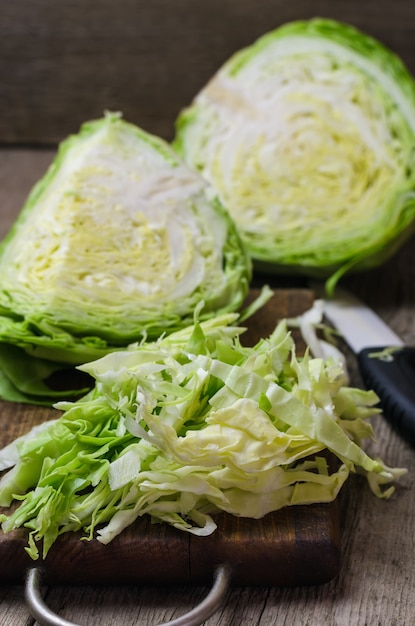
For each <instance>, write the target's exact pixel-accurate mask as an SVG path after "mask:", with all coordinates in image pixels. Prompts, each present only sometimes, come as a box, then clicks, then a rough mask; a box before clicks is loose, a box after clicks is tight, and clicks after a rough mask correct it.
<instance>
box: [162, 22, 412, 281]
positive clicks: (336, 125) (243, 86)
mask: <svg viewBox="0 0 415 626" xmlns="http://www.w3.org/2000/svg"><path fill="white" fill-rule="evenodd" d="M176 131H177V132H176V138H175V141H174V146H175V148H176V149H177V150H178V151H179V152H180V153H181V154H182V155H183V156H184V158H185V160H186V161H187V162H188V163H189V164H190V165H191V166H192V167H193V168H195V169H196V170H198V171H200V172H201V173H202V175H203V176H204V177H205V178H206V180H208V181H209V182H210V183H211V184H212V185H213V186H214V187H215V188H216V189H217V190H218V193H219V195H220V197H221V199H222V201H223V203H224V204H225V205H226V206H227V208H228V209H229V211H230V213H231V215H232V217H233V218H234V220H235V221H236V223H237V226H238V227H239V230H240V232H241V234H242V237H243V239H244V242H245V244H246V245H247V247H248V249H249V252H250V254H251V256H252V258H253V259H254V262H255V265H256V267H257V268H259V269H261V270H265V271H270V272H275V273H302V274H304V275H312V276H315V277H319V278H326V279H327V278H330V279H331V282H329V283H328V285H327V286H328V288H329V289H331V290H332V289H333V287H334V285H335V283H336V281H338V280H339V278H340V277H341V276H342V275H343V274H344V273H345V272H347V271H357V270H364V269H366V268H370V267H373V266H375V265H377V264H380V263H381V262H383V261H384V260H385V259H386V258H388V256H390V255H391V254H392V253H393V252H395V251H396V249H397V248H398V246H400V245H401V244H402V242H403V241H404V240H405V239H406V238H407V237H409V235H411V234H412V233H413V230H414V216H415V149H414V145H415V83H414V80H413V78H412V76H411V75H410V74H409V72H408V71H407V69H406V68H405V67H404V65H403V63H402V62H401V60H400V59H398V58H397V57H396V56H395V55H394V54H393V53H392V52H391V51H389V50H387V49H386V48H385V47H384V46H383V45H382V44H381V43H379V42H377V41H375V40H374V39H372V38H370V37H369V36H367V35H365V34H364V33H361V32H359V31H357V30H356V29H354V28H353V27H351V26H348V25H346V24H341V23H338V22H335V21H332V20H327V19H313V20H310V21H298V22H293V23H289V24H286V25H284V26H282V27H280V28H278V29H276V30H274V31H272V32H269V33H268V34H265V35H264V36H262V37H261V38H260V39H258V40H257V41H256V42H255V43H253V44H252V45H251V46H249V47H247V48H245V49H243V50H241V51H239V52H237V53H236V54H235V55H234V56H232V57H231V58H230V59H229V60H228V61H227V62H226V63H225V64H224V65H223V67H222V68H220V69H219V71H218V72H217V73H216V75H215V76H213V78H212V79H211V80H210V82H208V84H207V85H206V86H205V87H204V88H203V89H202V90H201V91H200V92H199V94H198V95H197V96H196V97H195V99H194V101H193V103H192V104H191V105H190V106H189V107H188V108H186V109H184V110H183V111H182V112H181V113H180V115H179V117H178V119H177V122H176Z"/></svg>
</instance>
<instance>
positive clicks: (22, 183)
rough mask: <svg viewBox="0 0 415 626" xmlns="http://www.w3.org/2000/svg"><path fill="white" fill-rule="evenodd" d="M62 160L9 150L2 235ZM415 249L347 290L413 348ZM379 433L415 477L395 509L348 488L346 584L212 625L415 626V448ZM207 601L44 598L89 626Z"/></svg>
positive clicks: (232, 610) (225, 613) (9, 616)
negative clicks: (42, 177)
mask: <svg viewBox="0 0 415 626" xmlns="http://www.w3.org/2000/svg"><path fill="white" fill-rule="evenodd" d="M53 154H54V153H53V152H52V151H49V150H43V151H34V150H33V151H31V150H27V149H14V150H12V149H7V150H6V149H4V150H2V151H0V216H1V219H0V236H3V235H4V233H5V232H6V231H7V230H8V228H9V226H10V224H11V223H12V221H13V219H14V217H15V216H16V214H17V212H18V210H19V209H20V207H21V205H22V202H23V200H24V199H25V197H26V195H27V193H28V191H29V188H30V187H31V185H32V183H33V182H35V181H36V180H37V179H38V178H39V177H40V175H41V174H42V173H43V172H44V170H45V168H46V166H47V164H48V163H49V162H50V160H51V158H52V155H53ZM414 244H415V240H414V239H412V240H410V241H409V242H408V243H407V244H406V245H405V246H404V247H403V248H402V249H401V250H400V251H399V252H398V253H397V254H396V256H395V257H394V258H393V259H391V260H390V261H389V262H387V263H386V264H385V265H384V266H383V267H382V268H379V269H375V270H371V271H369V272H366V273H365V274H361V275H359V276H353V277H349V278H347V279H346V280H345V281H344V285H345V286H348V287H350V288H351V289H353V291H354V292H355V293H356V294H358V295H360V296H361V297H362V298H364V299H365V300H366V302H367V303H368V304H370V305H371V306H372V307H373V308H374V309H375V310H376V311H377V312H378V313H379V314H380V315H381V317H383V318H384V319H385V320H386V321H387V322H388V323H389V324H390V325H391V326H392V328H393V329H394V330H395V331H396V332H397V333H398V334H400V335H401V337H402V338H403V339H404V340H405V341H406V342H408V343H410V344H411V343H412V344H415V288H414V285H415V263H414ZM286 286H287V282H286V280H284V287H286ZM349 365H350V369H351V372H352V376H353V382H355V384H358V385H359V384H361V382H360V379H359V376H358V373H357V370H356V364H355V361H354V358H353V357H352V356H350V355H349ZM375 430H376V435H377V441H376V442H375V443H371V444H370V445H368V446H367V449H368V450H369V451H370V452H371V454H372V455H376V454H379V455H380V456H381V457H382V458H384V459H385V461H386V462H387V463H388V464H390V465H393V466H401V467H406V468H407V469H408V470H409V471H408V474H407V475H406V476H404V477H403V478H401V479H400V481H399V484H398V485H397V489H396V492H395V494H394V495H393V497H392V499H391V500H389V501H387V502H385V501H380V500H378V499H376V498H375V497H373V496H372V495H371V494H370V493H369V491H368V487H367V485H366V483H365V481H364V480H363V479H361V478H359V477H358V476H355V477H353V478H351V479H350V480H349V481H348V483H347V484H346V486H345V488H344V490H343V492H342V493H341V496H340V500H339V501H340V510H341V530H342V540H341V551H342V559H341V560H342V565H341V570H340V573H339V575H338V576H337V578H336V579H335V580H333V581H331V582H329V583H327V584H325V585H321V586H316V587H299V588H284V587H281V588H262V587H231V589H230V591H229V593H228V597H227V600H226V603H225V605H224V607H223V608H222V609H221V610H220V611H219V612H218V613H217V614H216V615H214V616H213V617H211V618H210V619H209V620H207V622H206V625H208V626H214V625H218V626H219V625H220V626H230V625H233V626H239V625H243V626H271V625H274V624H275V625H277V624H278V625H280V624H281V625H282V624H289V625H290V626H293V625H304V626H305V625H310V626H313V625H316V626H317V625H319V626H321V625H322V624H325V625H333V626H349V625H368V626H374V625H382V626H383V625H385V626H388V625H392V624H393V625H394V626H399V625H405V626H406V625H409V624H412V623H413V622H414V614H415V596H414V594H413V588H414V584H415V564H414V537H415V535H414V528H413V521H414V513H415V511H414V508H415V499H414V497H413V487H414V473H415V454H414V449H413V448H412V447H410V446H409V445H408V444H407V443H406V442H405V441H403V440H402V439H401V438H400V437H399V436H398V435H397V434H396V433H395V432H393V431H392V429H391V428H390V426H389V424H388V423H387V422H386V421H385V420H384V419H383V418H379V419H378V420H377V421H376V424H375ZM0 567H1V563H0ZM206 593H207V588H205V587H202V586H195V587H188V586H173V587H167V588H166V587H162V588H159V587H153V586H141V585H140V586H138V585H132V586H117V585H114V586H113V587H99V586H83V587H75V586H73V587H72V586H51V587H50V588H47V589H45V590H44V594H45V598H46V601H47V603H48V605H49V606H50V607H51V608H52V609H53V610H54V611H56V612H57V613H58V614H59V615H60V616H61V617H62V618H65V619H67V620H69V621H72V622H75V623H78V624H81V625H82V626H87V625H92V624H96V623H98V622H99V623H102V624H103V625H106V624H108V625H109V624H114V625H115V624H130V625H133V624H146V625H149V626H150V625H155V624H160V623H162V622H165V621H168V620H171V619H173V618H177V617H178V616H180V615H182V614H183V613H186V612H187V611H189V610H190V609H191V608H192V607H193V606H195V605H196V604H198V603H199V602H200V601H201V600H202V598H203V597H204V595H205V594H206ZM36 623H37V622H35V621H34V620H33V618H32V617H31V616H30V614H29V611H28V609H27V607H26V605H25V601H24V589H23V587H22V586H20V585H16V586H3V587H0V624H1V625H2V626H18V625H19V626H22V625H26V626H28V625H29V624H36Z"/></svg>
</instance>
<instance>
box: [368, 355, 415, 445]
mask: <svg viewBox="0 0 415 626" xmlns="http://www.w3.org/2000/svg"><path fill="white" fill-rule="evenodd" d="M382 354H383V356H382ZM357 360H358V363H359V367H360V372H361V374H362V378H363V380H364V383H365V385H366V387H367V388H368V389H373V391H375V392H376V394H377V395H378V396H379V399H380V405H381V408H382V411H383V415H384V416H385V417H386V419H388V420H389V421H390V422H391V424H392V425H393V426H394V427H395V428H396V430H397V431H398V432H399V433H400V434H401V435H402V436H403V437H404V438H405V439H406V440H407V441H409V442H410V443H411V444H415V347H410V346H404V347H402V348H400V347H398V348H388V347H385V348H365V349H364V350H362V351H361V352H360V353H359V354H358V355H357Z"/></svg>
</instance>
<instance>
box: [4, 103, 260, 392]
mask: <svg viewBox="0 0 415 626" xmlns="http://www.w3.org/2000/svg"><path fill="white" fill-rule="evenodd" d="M250 278H251V260H250V258H249V256H248V255H247V253H246V252H245V250H244V247H243V245H242V243H241V240H240V237H239V234H238V232H237V230H236V228H235V225H234V224H233V223H232V220H231V219H230V217H229V215H228V213H227V211H226V210H225V209H224V208H223V206H222V205H221V203H220V201H219V200H218V199H217V198H216V197H215V193H214V192H213V190H212V189H211V187H210V185H208V184H207V183H206V182H205V181H204V180H203V179H202V177H200V175H198V174H196V173H195V172H194V171H192V170H191V169H189V167H188V166H187V165H185V164H184V163H183V162H182V161H181V159H180V158H179V157H178V156H177V154H176V153H175V152H174V151H173V150H172V149H171V147H170V146H169V145H168V144H167V143H166V142H164V141H162V140H161V139H159V138H157V137H154V136H151V135H149V134H147V133H145V132H144V131H143V130H141V129H139V128H137V127H135V126H134V125H132V124H129V123H127V122H125V121H123V120H122V119H121V118H120V116H119V115H118V114H107V115H106V116H105V117H104V118H103V119H100V120H96V121H92V122H89V123H86V124H84V125H83V126H82V128H81V130H80V132H79V134H78V135H75V136H71V137H69V138H68V139H67V140H66V141H64V142H63V143H62V145H61V146H60V149H59V151H58V154H57V156H56V158H55V160H54V162H53V163H52V165H51V167H50V168H49V170H48V171H47V173H46V174H45V176H44V177H43V178H42V179H41V180H40V181H39V182H38V183H37V185H35V187H34V189H33V190H32V192H31V194H30V195H29V197H28V199H27V202H26V204H25V206H24V207H23V210H22V212H21V213H20V215H19V217H18V218H17V221H16V222H15V224H14V225H13V227H12V229H11V230H10V232H9V234H8V235H7V236H6V238H5V239H4V241H3V242H2V244H1V246H0V368H1V370H2V375H1V377H0V393H1V394H2V397H6V398H9V399H13V400H22V401H25V400H27V399H28V398H29V399H30V401H31V402H39V403H48V401H49V397H50V395H51V394H53V393H54V392H53V391H52V390H51V388H50V386H49V387H48V385H47V384H46V383H45V381H46V380H47V379H48V378H50V376H51V375H53V374H54V373H55V372H56V371H59V370H60V369H62V365H61V364H62V363H66V364H69V365H74V364H79V363H83V362H86V361H90V360H93V359H95V358H99V357H101V356H103V355H104V354H107V353H108V352H111V351H113V350H117V349H120V348H123V347H125V346H127V345H128V344H129V343H131V342H134V341H137V340H139V339H140V338H143V337H147V338H149V339H152V338H153V339H154V338H156V337H158V336H160V335H161V334H162V333H170V332H173V331H175V330H177V329H179V328H182V327H185V326H187V325H188V324H191V323H192V321H193V314H194V310H195V307H197V306H199V305H200V304H201V303H202V304H203V306H202V310H201V313H200V317H201V319H208V318H209V317H211V316H212V315H216V314H217V313H219V314H220V313H224V312H227V311H234V310H236V309H238V308H239V307H240V305H241V303H242V302H243V300H244V298H245V296H246V294H247V291H248V288H249V281H250ZM30 357H33V358H32V359H31V360H30ZM65 393H67V392H65Z"/></svg>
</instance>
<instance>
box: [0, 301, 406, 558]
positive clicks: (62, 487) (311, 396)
mask: <svg viewBox="0 0 415 626" xmlns="http://www.w3.org/2000/svg"><path fill="white" fill-rule="evenodd" d="M237 321H238V315H237V314H234V313H228V314H223V315H221V316H217V317H216V318H214V319H210V320H207V321H202V322H199V321H198V320H197V319H195V322H194V324H193V325H192V326H190V327H188V328H186V329H182V330H181V331H178V332H176V333H172V334H171V335H169V336H167V337H162V338H160V339H159V340H157V341H155V342H144V343H141V344H137V345H134V346H131V347H129V348H128V349H127V350H125V351H118V352H114V353H111V354H109V355H107V356H105V357H103V358H101V359H99V360H96V361H94V362H91V363H88V364H84V365H82V366H80V369H81V370H82V371H84V372H88V374H90V375H91V376H92V377H93V378H94V379H95V387H94V388H93V389H92V390H91V391H90V392H89V393H88V394H86V395H85V396H84V397H83V398H82V399H80V400H78V401H76V402H67V401H65V402H60V403H58V404H57V405H56V408H57V409H59V410H62V411H63V414H62V415H61V416H60V417H59V418H58V419H57V420H55V421H54V422H53V423H52V424H50V425H47V426H44V427H42V429H41V430H40V432H39V431H37V432H36V431H35V432H31V433H28V435H26V436H23V437H22V438H20V439H19V440H18V441H17V442H15V443H14V444H11V446H8V447H7V448H5V449H4V450H3V451H0V467H1V466H2V465H1V463H3V467H6V466H8V467H11V469H10V470H9V471H8V472H7V473H6V474H4V476H3V477H2V479H1V481H0V505H1V506H9V505H10V504H11V503H12V502H13V500H18V501H20V504H19V506H18V508H17V509H16V510H15V511H14V512H11V513H10V514H8V515H7V514H3V515H2V516H1V520H2V528H3V531H4V532H9V531H10V530H12V529H14V528H17V527H26V528H27V529H28V530H29V540H28V547H27V551H28V553H29V554H30V556H31V557H32V558H33V559H36V558H38V557H39V543H40V542H42V541H43V549H42V555H43V557H45V556H46V555H47V553H48V551H49V549H50V547H51V546H52V545H53V543H54V541H55V540H56V538H57V537H58V536H59V535H60V534H62V533H66V532H70V531H77V530H80V529H82V530H83V532H84V533H85V536H86V538H88V539H92V538H93V537H97V539H98V540H99V541H100V542H102V543H104V544H106V543H108V542H110V541H111V540H112V539H113V538H114V537H115V536H117V535H118V534H119V533H121V532H122V530H123V529H124V528H126V527H127V526H129V525H130V524H132V523H133V522H134V521H135V520H136V519H137V518H138V517H140V516H142V515H150V516H151V517H152V518H153V520H155V521H158V522H166V523H168V524H171V525H172V526H174V527H176V528H177V529H180V530H183V531H187V532H190V533H194V534H197V535H206V534H210V533H212V532H214V530H215V528H216V522H215V514H216V513H218V512H220V511H226V512H229V513H231V514H233V515H236V516H246V517H250V518H260V517H263V516H264V515H266V514H267V513H269V512H272V511H275V510H277V509H279V508H281V507H284V506H291V505H297V504H308V503H313V502H329V501H332V500H333V499H334V498H336V496H337V494H338V492H339V490H340V489H341V487H342V485H343V484H344V482H345V480H346V479H347V478H348V476H349V475H350V473H351V472H355V471H359V472H362V473H364V474H365V475H366V476H367V478H368V482H369V485H370V487H371V489H372V491H373V492H374V493H375V494H376V495H377V496H379V497H389V496H390V494H391V493H392V491H393V486H388V487H386V488H385V487H384V484H386V483H390V482H391V481H393V480H394V479H395V478H396V477H398V476H399V475H401V474H402V473H403V472H404V470H400V469H396V468H389V467H387V466H386V465H385V464H384V463H383V461H382V460H380V459H372V458H371V457H370V456H368V455H367V454H366V453H365V451H364V450H363V448H362V447H361V440H362V438H364V437H372V436H373V430H372V427H371V425H370V422H369V418H370V417H371V416H372V415H374V414H376V413H377V412H378V409H377V408H376V407H375V405H376V403H377V401H378V399H377V396H376V394H374V393H373V392H371V391H362V390H357V389H353V388H351V387H347V386H346V385H345V375H344V371H343V366H342V364H341V362H340V361H338V360H335V359H333V358H331V357H330V358H328V359H326V360H325V359H323V358H320V357H313V356H312V355H311V354H310V353H309V352H306V354H305V356H304V357H297V356H296V351H295V346H294V342H293V339H292V336H291V334H290V332H289V331H288V330H287V322H286V320H283V321H281V322H280V323H279V324H278V325H277V326H276V328H275V330H274V332H273V333H272V334H271V336H270V337H268V338H264V339H262V340H261V341H260V342H259V343H258V344H257V345H255V346H253V347H247V346H244V345H243V343H242V341H241V339H240V336H241V334H242V333H243V331H244V328H243V327H241V326H239V325H237ZM327 451H329V452H330V453H331V454H332V455H333V456H334V457H335V458H336V459H337V463H334V464H331V463H328V461H327Z"/></svg>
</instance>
